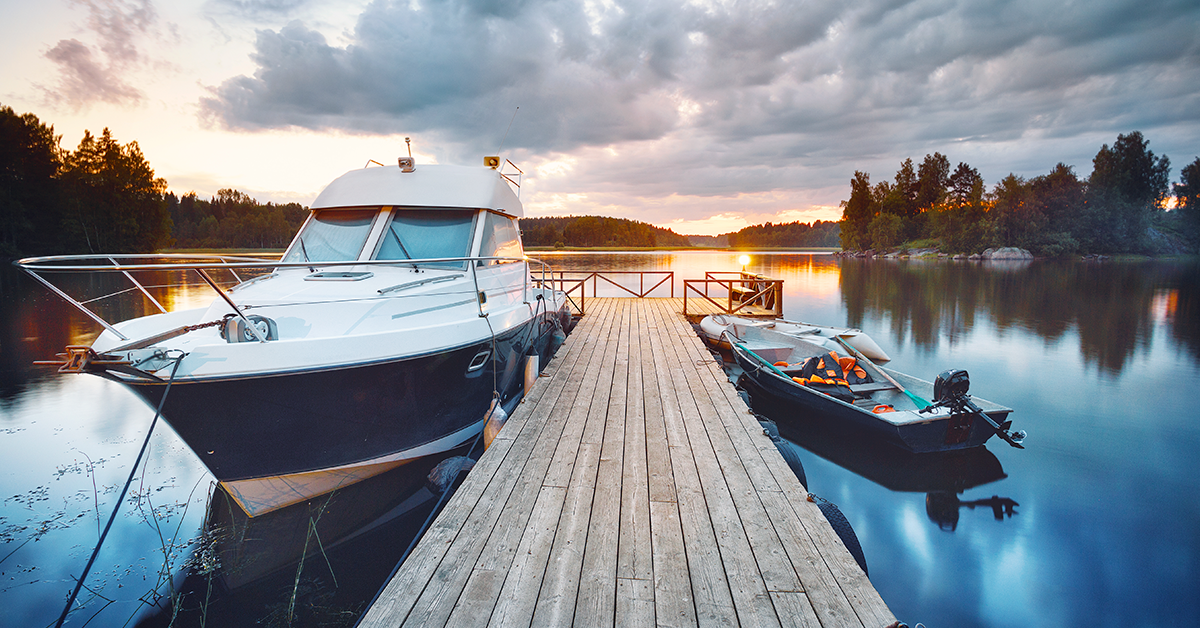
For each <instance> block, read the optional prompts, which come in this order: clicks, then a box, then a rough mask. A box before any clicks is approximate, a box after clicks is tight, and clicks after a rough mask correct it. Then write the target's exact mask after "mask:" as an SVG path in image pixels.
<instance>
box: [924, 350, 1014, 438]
mask: <svg viewBox="0 0 1200 628" xmlns="http://www.w3.org/2000/svg"><path fill="white" fill-rule="evenodd" d="M970 388H971V378H970V376H968V375H967V372H966V371H964V370H962V369H946V370H944V371H942V372H941V373H939V374H938V376H937V379H935V380H934V381H933V405H932V406H929V407H928V408H925V409H924V410H921V412H928V411H929V410H932V409H934V408H937V407H943V406H944V407H947V408H950V411H951V412H953V413H954V414H975V415H976V416H978V417H980V418H982V419H983V420H984V421H987V422H988V424H989V425H991V426H992V428H993V429H995V430H996V435H997V436H999V437H1000V438H1001V439H1003V440H1004V442H1006V443H1008V444H1009V445H1012V446H1013V447H1016V448H1017V449H1025V446H1024V445H1022V444H1021V441H1023V440H1025V432H1024V431H1023V430H1022V431H1016V432H1009V431H1008V429H1007V428H1008V425H1009V423H1008V422H1005V424H1004V425H1000V424H999V423H996V422H995V421H993V420H992V417H990V416H988V415H987V413H986V412H984V411H983V409H982V408H980V407H979V406H977V405H975V402H973V401H971V395H969V394H967V390H969V389H970Z"/></svg>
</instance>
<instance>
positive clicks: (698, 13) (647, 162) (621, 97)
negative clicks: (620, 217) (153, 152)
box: [201, 0, 1200, 220]
mask: <svg viewBox="0 0 1200 628" xmlns="http://www.w3.org/2000/svg"><path fill="white" fill-rule="evenodd" d="M281 1H282V0H281ZM284 4H286V2H285V3H284ZM347 38H348V39H347V41H348V42H349V43H347V44H346V45H333V44H330V43H329V42H328V41H327V40H326V39H325V37H324V36H323V35H322V34H321V33H319V32H317V31H316V30H313V29H312V28H309V27H308V26H306V25H305V24H304V23H302V22H292V23H290V24H288V25H286V26H284V27H283V28H280V29H278V30H260V31H258V32H257V40H256V43H255V48H254V53H253V60H254V62H255V64H256V66H257V70H256V71H255V72H254V74H253V75H252V76H245V75H243V76H236V77H232V78H229V79H227V80H226V81H224V82H222V83H221V84H220V85H217V86H215V87H213V88H212V89H211V92H210V96H209V97H207V98H204V99H203V100H202V102H201V109H202V111H203V113H204V115H205V116H206V117H208V118H209V119H210V120H212V121H215V122H217V123H218V124H220V125H222V126H225V127H227V128H231V129H240V130H263V129H277V128H287V127H302V128H307V129H317V130H323V129H334V130H340V131H348V132H353V133H368V134H373V133H397V132H403V133H414V134H417V133H421V134H425V136H426V138H427V141H433V142H437V143H439V144H444V145H445V146H446V148H444V149H442V150H444V151H445V154H442V155H439V160H443V161H453V160H455V159H457V158H461V157H463V156H464V155H467V154H470V155H478V154H481V153H483V152H490V151H491V150H492V149H493V147H495V146H497V145H499V142H500V138H501V136H502V135H503V133H504V129H505V127H506V126H507V123H508V119H509V117H510V116H511V115H512V112H513V111H514V110H515V107H517V106H520V111H519V114H518V115H517V117H516V120H515V122H514V123H513V128H512V131H511V133H510V135H509V139H508V140H507V142H508V144H507V145H508V146H509V147H511V148H512V149H513V150H514V151H515V153H516V154H517V155H520V156H521V157H522V158H524V159H526V160H527V162H526V163H533V164H535V165H536V164H539V163H548V162H554V161H562V160H563V159H565V158H570V159H575V160H576V162H577V166H576V167H574V168H573V169H572V172H571V176H570V177H557V178H556V177H542V180H541V181H540V182H538V184H537V187H539V189H540V190H541V191H542V192H544V193H547V194H560V195H561V194H568V193H571V192H573V191H574V192H578V191H580V190H584V191H587V193H588V198H589V199H591V200H592V201H596V199H602V198H606V197H609V196H611V197H612V199H613V200H612V202H614V203H621V202H624V203H640V202H641V201H633V200H631V199H633V198H634V197H636V198H637V199H665V198H668V197H671V196H672V195H680V196H682V197H693V198H695V197H698V198H724V199H732V198H734V197H736V196H737V195H739V194H762V195H767V196H770V197H771V198H772V199H774V200H773V201H772V202H775V201H778V202H779V203H785V201H779V200H778V198H777V196H778V195H779V194H782V193H781V192H779V191H781V190H784V191H786V190H794V189H796V188H806V189H809V190H828V189H832V188H834V187H837V188H838V189H845V188H846V182H847V181H848V180H849V179H850V177H851V176H852V174H853V171H854V170H856V169H862V170H868V171H869V169H871V168H880V167H882V168H886V169H887V170H886V172H887V173H888V174H880V173H877V176H876V179H879V178H881V177H887V176H890V172H892V171H894V170H895V167H896V165H897V164H899V162H900V161H901V160H902V159H904V158H905V157H910V156H911V157H914V158H915V159H917V160H918V161H919V159H920V158H921V157H922V156H923V155H924V154H926V153H931V152H933V151H941V152H943V153H945V154H947V155H949V156H950V157H951V159H952V160H955V161H960V160H961V161H967V160H970V159H983V160H985V163H973V164H972V165H976V166H977V167H980V168H981V170H982V171H984V172H985V176H986V175H987V174H989V173H991V176H992V177H993V178H992V180H993V181H994V180H997V179H998V178H1000V177H1002V176H1003V175H1004V174H1007V171H1011V169H1012V168H1013V167H1025V168H1032V169H1035V170H1040V171H1042V172H1045V171H1049V169H1050V168H1051V167H1052V166H1053V165H1054V164H1055V163H1057V162H1058V161H1068V163H1080V160H1090V155H1091V154H1094V152H1095V150H1096V149H1097V148H1098V146H1099V144H1098V143H1096V139H1097V138H1098V137H1103V138H1105V139H1104V140H1103V141H1109V142H1111V141H1112V138H1114V137H1115V135H1116V134H1117V133H1119V132H1127V131H1130V130H1133V129H1140V130H1143V131H1144V132H1146V133H1147V135H1148V137H1149V136H1152V135H1153V133H1152V130H1153V129H1154V128H1174V127H1178V125H1191V128H1192V130H1191V131H1190V133H1189V134H1185V135H1186V137H1183V138H1172V140H1171V141H1175V140H1176V139H1178V140H1179V141H1193V142H1195V141H1197V140H1200V136H1198V135H1197V132H1196V131H1195V128H1194V123H1195V122H1196V121H1197V118H1198V117H1200V92H1198V91H1197V88H1196V87H1195V86H1196V85H1200V5H1196V4H1195V3H1194V2H1188V1H1185V0H1174V1H1167V2H1160V3H1151V4H1150V5H1147V4H1145V3H1143V2H1141V0H1100V1H1097V2H1089V3H1073V2H1049V3H1048V2H1045V1H1044V0H958V1H955V0H911V1H899V0H877V1H874V2H867V3H846V2H841V1H834V0H809V1H806V2H792V1H787V0H775V1H772V0H746V1H740V0H646V1H639V2H634V1H631V0H629V1H623V0H586V1H583V2H562V1H551V0H521V1H509V2H502V1H500V0H404V1H389V0H376V1H374V2H372V3H371V4H370V5H368V6H367V7H366V8H365V9H364V11H363V13H362V14H361V15H360V16H359V19H358V22H357V26H356V27H355V28H354V30H353V32H352V33H348V34H347ZM1159 148H1160V152H1162V147H1159ZM1188 150H1194V149H1188ZM987 160H993V161H987ZM1013 164H1019V165H1018V166H1014V165H1013ZM1006 169H1007V170H1006ZM1083 170H1086V168H1084V169H1083ZM573 187H574V189H572V188H573ZM771 195H776V196H771ZM782 195H783V196H786V197H789V198H791V197H798V196H804V195H803V194H800V195H796V194H782ZM621 199H624V200H621ZM836 200H837V199H836V198H833V199H830V198H824V199H820V198H812V199H810V201H809V202H813V203H815V204H816V205H823V206H826V207H828V206H835V205H836ZM596 202H599V201H596ZM731 202H732V201H731ZM789 202H790V201H789ZM651 204H653V203H651ZM770 204H771V203H766V205H770ZM676 209H678V208H676ZM789 209H793V210H795V209H801V208H799V207H787V206H784V205H781V206H780V207H779V209H778V210H777V211H781V212H782V211H787V210H789ZM648 211H649V210H648ZM722 211H727V210H722ZM714 213H719V212H714ZM710 215H712V214H710ZM706 217H707V216H702V215H696V216H692V217H690V218H689V219H695V220H701V219H704V218H706Z"/></svg>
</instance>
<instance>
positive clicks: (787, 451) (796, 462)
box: [758, 417, 808, 491]
mask: <svg viewBox="0 0 1200 628" xmlns="http://www.w3.org/2000/svg"><path fill="white" fill-rule="evenodd" d="M758 424H759V425H761V426H762V427H763V434H765V435H766V436H767V438H770V439H771V442H772V443H775V449H778V450H779V455H781V456H783V461H784V462H786V463H787V465H788V468H789V469H791V470H792V473H793V474H795V476H796V479H797V480H800V485H801V486H803V487H804V490H806V491H807V490H808V477H807V476H806V475H805V474H804V464H803V463H802V462H800V454H799V452H797V451H796V446H795V445H793V444H792V443H790V442H788V441H787V440H785V439H784V438H783V437H782V436H780V435H779V426H778V425H776V424H775V422H774V421H772V420H771V419H768V418H764V417H759V419H758Z"/></svg>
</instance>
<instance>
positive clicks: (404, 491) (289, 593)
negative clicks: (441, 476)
mask: <svg viewBox="0 0 1200 628" xmlns="http://www.w3.org/2000/svg"><path fill="white" fill-rule="evenodd" d="M459 453H461V452H459ZM448 455H449V454H447V455H443V456H438V457H437V458H430V459H424V460H419V461H416V462H414V463H411V464H409V465H405V466H402V467H399V468H397V469H393V470H391V471H388V472H386V473H383V474H380V475H378V476H375V477H372V478H369V479H367V480H364V481H362V482H359V483H356V484H353V485H351V486H348V487H345V488H342V489H339V490H337V491H334V492H333V493H330V494H328V495H322V496H321V497H319V498H315V499H312V500H309V501H307V502H303V503H300V504H295V505H293V506H289V507H287V508H284V509H281V510H278V511H275V512H272V513H268V514H265V515H262V516H259V517H255V518H253V519H251V518H248V517H247V516H246V515H245V513H244V512H242V511H241V509H240V508H239V507H238V506H237V504H236V503H235V502H234V500H233V499H232V498H231V497H230V496H229V495H228V494H227V493H226V492H225V491H224V489H222V488H220V487H218V488H217V490H216V491H215V492H214V494H213V496H212V499H211V500H210V502H209V506H208V511H207V516H206V519H205V522H204V526H203V528H202V530H201V533H200V534H199V536H198V538H197V540H196V543H195V551H194V553H193V555H192V557H191V559H190V561H189V564H188V568H189V569H188V570H187V572H186V573H187V577H186V579H184V580H182V582H181V583H180V585H179V586H178V588H177V590H176V593H175V595H174V597H173V600H172V601H171V603H169V604H162V605H160V608H159V611H158V612H157V613H156V614H154V615H153V616H151V617H148V618H146V619H144V620H143V621H142V622H140V623H138V624H137V625H139V626H192V625H196V626H203V625H210V626H235V625H265V626H296V625H299V626H306V625H321V626H351V625H353V624H354V623H355V622H356V621H357V619H358V617H359V615H360V614H361V612H362V611H363V610H364V609H365V606H366V604H367V603H368V602H369V601H370V600H371V599H372V598H373V597H374V594H375V592H376V591H377V590H378V588H379V587H380V586H381V585H382V584H383V583H384V582H386V579H387V576H388V575H390V574H391V570H392V568H393V567H394V566H395V564H396V562H397V561H399V560H400V556H401V553H402V552H403V551H404V550H405V548H406V547H407V545H408V541H409V539H412V538H413V536H415V535H416V534H417V532H418V531H419V530H420V528H421V527H422V525H423V524H424V522H425V520H426V519H427V518H428V516H429V514H430V512H431V511H432V510H433V508H434V506H435V504H436V503H437V500H438V494H435V493H434V492H433V491H431V490H430V487H429V486H428V485H427V482H426V476H427V475H428V473H429V471H430V469H432V468H433V466H434V465H435V463H437V462H439V461H441V460H442V459H443V458H445V457H447V456H448Z"/></svg>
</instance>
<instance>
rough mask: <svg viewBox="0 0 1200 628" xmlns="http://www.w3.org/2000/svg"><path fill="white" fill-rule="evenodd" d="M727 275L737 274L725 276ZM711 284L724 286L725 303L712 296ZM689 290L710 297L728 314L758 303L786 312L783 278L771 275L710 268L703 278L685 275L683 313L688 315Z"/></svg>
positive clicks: (758, 304) (709, 298)
mask: <svg viewBox="0 0 1200 628" xmlns="http://www.w3.org/2000/svg"><path fill="white" fill-rule="evenodd" d="M728 275H734V277H728V278H723V277H725V276H728ZM710 284H716V285H717V286H718V287H721V288H724V289H725V299H724V301H725V302H724V303H721V302H719V301H716V300H714V299H713V298H712V297H711V296H709V294H708V287H709V285H710ZM697 286H701V287H697ZM689 292H694V293H695V296H696V297H698V298H701V299H704V300H705V301H708V302H709V303H711V304H713V305H714V306H716V307H718V308H720V309H721V311H723V312H724V313H726V314H736V313H737V312H738V311H740V310H743V309H745V308H747V307H750V306H756V307H762V308H764V309H768V310H774V312H775V315H776V316H783V280H782V279H771V278H769V277H764V276H762V275H756V274H754V273H747V272H743V271H709V272H706V273H704V279H684V280H683V314H684V315H685V316H686V315H687V313H688V295H689ZM718 298H719V297H718Z"/></svg>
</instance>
